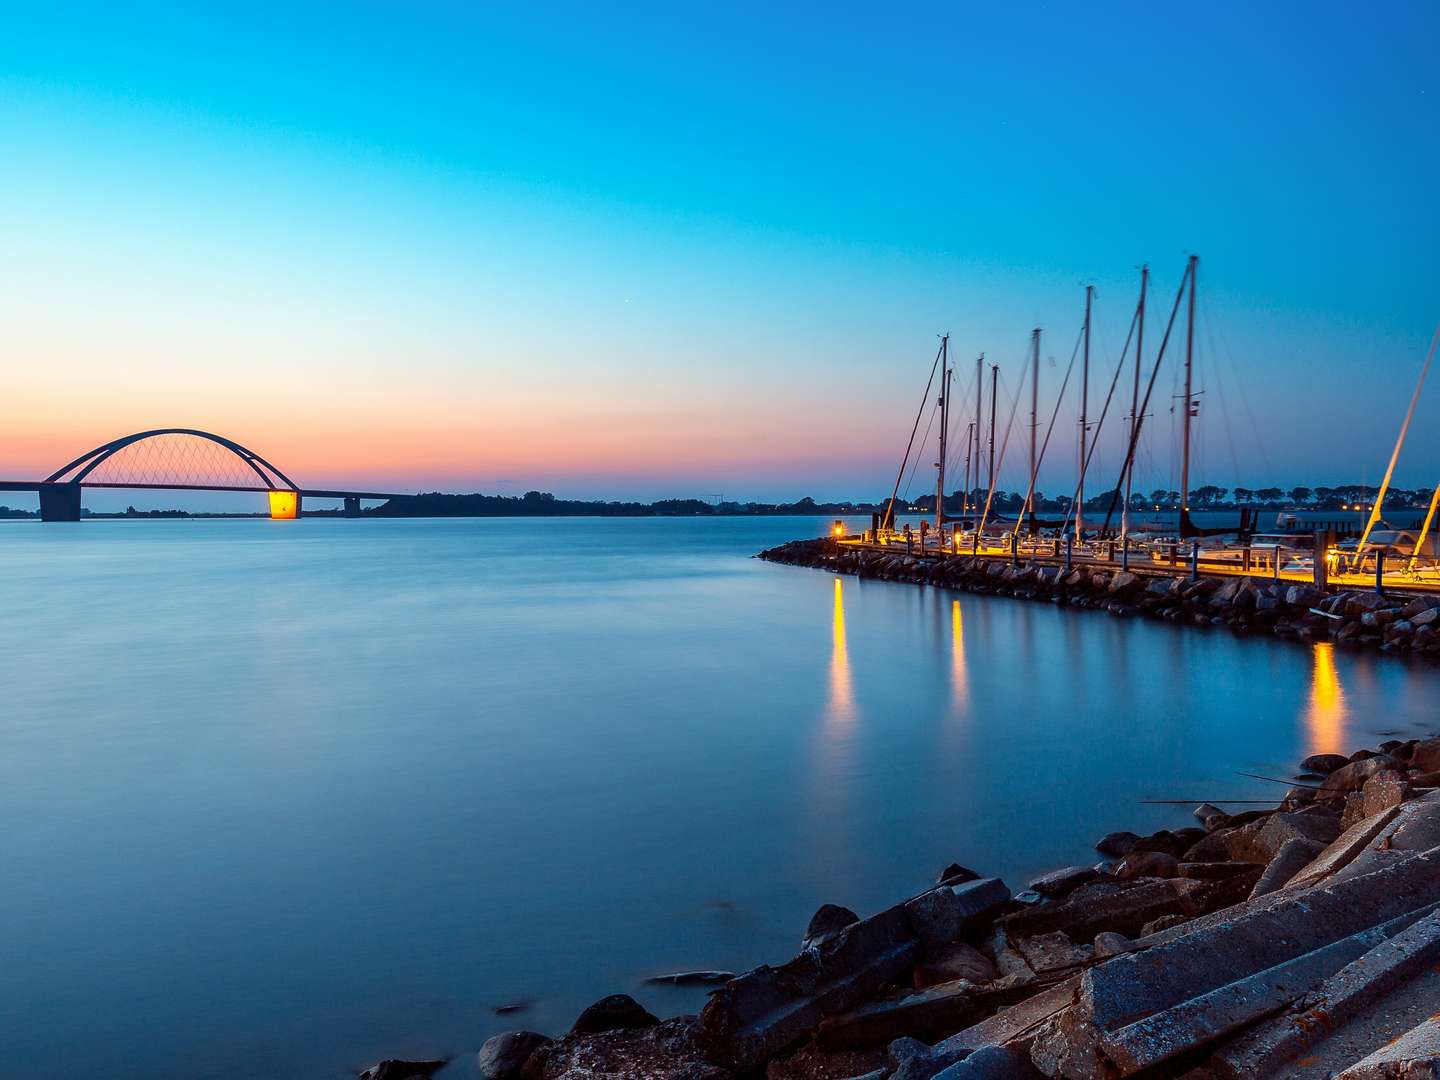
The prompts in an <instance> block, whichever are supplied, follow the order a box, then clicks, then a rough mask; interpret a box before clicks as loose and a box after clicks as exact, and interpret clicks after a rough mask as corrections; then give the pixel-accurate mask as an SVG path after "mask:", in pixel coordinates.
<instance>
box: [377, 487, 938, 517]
mask: <svg viewBox="0 0 1440 1080" xmlns="http://www.w3.org/2000/svg"><path fill="white" fill-rule="evenodd" d="M932 501H933V500H932ZM881 507H882V504H881V503H852V502H844V503H817V502H816V501H815V500H814V499H809V498H806V499H801V500H800V501H799V502H793V503H755V502H746V503H741V502H718V503H709V502H705V501H704V500H703V499H661V500H659V501H658V502H650V503H642V502H598V501H596V502H590V501H582V500H579V499H557V498H556V497H555V496H554V495H551V494H550V493H549V492H547V491H527V492H526V493H525V494H524V495H479V494H475V495H445V494H442V493H441V492H438V491H432V492H427V493H426V494H424V495H409V496H406V497H405V498H403V499H391V500H390V501H389V502H387V503H382V504H381V505H380V506H376V507H372V508H369V509H367V510H366V511H365V516H366V517H696V516H706V515H710V516H714V515H726V514H837V515H839V514H868V513H871V512H872V511H878V510H880V509H881Z"/></svg>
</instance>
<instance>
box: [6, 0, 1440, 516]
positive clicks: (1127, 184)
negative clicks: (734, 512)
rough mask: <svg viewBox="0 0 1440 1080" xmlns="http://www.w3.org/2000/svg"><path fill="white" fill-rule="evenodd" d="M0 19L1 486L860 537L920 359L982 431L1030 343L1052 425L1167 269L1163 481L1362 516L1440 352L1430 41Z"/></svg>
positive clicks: (1398, 29)
mask: <svg viewBox="0 0 1440 1080" xmlns="http://www.w3.org/2000/svg"><path fill="white" fill-rule="evenodd" d="M7 7H9V10H7V11H6V12H5V26H6V33H5V34H4V35H0V159H3V161H4V167H3V168H0V235H3V237H4V247H3V259H0V348H3V352H0V355H3V357H4V360H3V383H0V477H3V478H7V479H31V478H39V477H42V476H44V475H46V474H48V473H49V472H50V471H52V470H53V469H55V468H57V467H58V466H59V465H61V464H63V463H64V462H65V461H68V460H69V459H70V458H72V457H74V456H76V455H78V454H80V453H82V452H83V451H84V450H86V449H89V448H90V447H92V446H95V445H98V444H101V443H103V442H106V441H108V440H110V439H112V438H115V437H117V436H120V435H124V434H127V433H129V432H131V431H138V430H144V429H147V428H152V427H165V426H180V427H197V428H202V429H206V430H211V431H215V432H218V433H220V434H222V435H226V436H229V437H230V438H233V439H235V440H237V441H239V442H241V443H243V444H245V445H247V446H250V447H252V448H253V449H255V450H257V451H258V452H260V453H261V454H263V455H264V456H265V457H266V458H268V459H269V460H270V461H273V462H274V463H275V464H276V465H278V466H279V467H280V468H281V469H283V470H284V471H285V472H286V473H287V474H288V475H289V476H291V477H292V478H293V479H295V480H296V481H297V482H299V483H301V484H302V485H305V486H312V487H322V486H347V487H367V488H372V489H373V488H380V489H384V490H401V491H407V490H449V491H485V492H490V493H498V494H509V493H514V494H519V493H522V492H524V491H525V490H528V489H531V488H537V489H541V490H548V491H553V492H555V493H556V494H557V495H560V496H562V497H576V498H644V499H653V498H662V497H699V496H704V497H708V498H712V499H713V498H714V497H715V496H716V495H718V494H722V493H723V494H724V495H725V497H726V498H727V499H763V500H778V499H787V500H788V499H794V498H798V497H800V496H803V495H811V496H814V497H816V498H822V499H825V498H849V497H854V498H872V497H876V496H878V495H881V494H888V492H889V489H890V486H891V484H892V483H893V482H894V476H895V470H896V467H897V464H898V461H899V457H900V454H901V453H902V451H903V450H904V447H905V440H906V437H907V436H908V434H909V431H910V425H911V423H912V422H913V420H914V416H915V410H916V409H917V407H918V406H919V404H920V396H921V393H922V391H923V388H924V382H925V377H926V375H927V373H928V371H929V368H930V365H931V362H932V360H933V358H934V353H935V348H936V345H937V335H938V334H940V333H946V332H948V333H949V334H950V340H951V343H952V348H953V353H952V355H953V356H954V358H955V359H956V364H957V382H956V393H957V395H959V396H960V397H962V398H966V397H967V396H968V395H969V394H970V393H972V392H973V391H972V390H971V389H970V387H969V386H968V385H967V384H968V383H969V380H971V379H972V378H973V369H974V358H975V357H976V356H977V355H978V354H979V353H981V352H982V351H983V352H984V353H985V354H986V356H987V357H988V358H989V359H990V360H992V361H995V362H998V363H999V364H1000V365H1001V380H1002V403H1001V419H1002V426H1003V422H1004V420H1005V419H1006V418H1007V417H1008V414H1009V413H1008V410H1009V404H1008V401H1006V400H1003V399H1004V398H1005V396H1006V395H1007V394H1013V393H1014V392H1015V390H1016V389H1017V388H1018V386H1019V383H1020V379H1021V375H1022V371H1023V368H1024V363H1025V356H1026V350H1027V349H1028V346H1029V338H1030V332H1031V330H1032V328H1034V327H1036V326H1038V327H1041V328H1042V338H1041V341H1042V357H1043V363H1042V369H1041V380H1040V385H1041V391H1040V397H1041V406H1040V410H1039V411H1040V415H1041V418H1042V422H1048V418H1049V415H1050V412H1051V410H1052V409H1053V408H1054V404H1055V398H1056V393H1057V392H1058V390H1059V386H1060V383H1061V381H1062V378H1063V376H1064V373H1065V369H1066V365H1067V363H1068V362H1069V359H1070V356H1071V352H1072V348H1073V346H1074V343H1075V341H1076V334H1077V331H1078V329H1079V326H1080V323H1081V319H1082V314H1083V299H1084V297H1083V289H1084V286H1085V285H1086V284H1093V285H1094V286H1095V289H1096V297H1097V299H1096V310H1095V316H1094V323H1093V325H1094V334H1093V336H1092V345H1093V348H1092V374H1091V397H1092V401H1094V400H1096V399H1099V400H1103V397H1104V393H1105V390H1106V388H1107V387H1108V384H1109V381H1110V378H1111V376H1112V374H1113V372H1114V367H1115V364H1116V361H1117V360H1118V357H1119V350H1120V347H1121V345H1122V343H1123V341H1124V339H1125V335H1126V330H1127V327H1128V325H1129V321H1130V316H1131V313H1132V311H1133V308H1134V304H1135V293H1136V289H1137V286H1138V274H1139V267H1140V265H1141V264H1142V263H1148V264H1149V265H1150V267H1151V270H1152V274H1153V277H1152V285H1153V289H1154V291H1153V293H1152V306H1151V322H1150V323H1149V325H1148V327H1147V334H1146V342H1147V345H1146V355H1145V362H1146V364H1147V366H1148V364H1149V363H1150V362H1152V361H1153V359H1154V351H1155V347H1156V345H1157V344H1158V340H1159V337H1160V331H1161V324H1162V320H1163V317H1164V315H1165V314H1168V308H1169V305H1170V303H1171V301H1172V299H1173V297H1174V290H1175V289H1176V287H1177V285H1178V284H1179V281H1180V276H1181V273H1182V271H1183V269H1184V265H1185V259H1186V257H1187V255H1188V254H1190V253H1192V252H1193V253H1196V254H1198V255H1199V256H1200V258H1201V263H1200V273H1199V290H1198V296H1197V301H1198V312H1199V318H1198V323H1197V329H1196V334H1195V344H1196V350H1195V359H1196V386H1197V388H1198V389H1199V390H1200V391H1201V396H1200V401H1201V410H1200V414H1201V416H1200V421H1199V425H1198V430H1197V435H1196V440H1197V450H1196V455H1195V466H1194V469H1193V470H1192V477H1193V479H1194V483H1195V484H1198V483H1201V482H1206V483H1214V484H1217V485H1220V486H1227V487H1233V486H1235V485H1237V484H1239V485H1245V486H1265V485H1269V484H1276V485H1281V486H1290V485H1295V484H1312V485H1313V484H1321V483H1326V484H1336V483H1344V482H1361V481H1362V480H1368V481H1370V482H1375V481H1376V480H1377V479H1378V477H1379V475H1380V474H1381V473H1382V472H1383V470H1384V466H1385V461H1386V458H1387V457H1388V455H1389V451H1390V447H1391V444H1392V442H1393V440H1394V437H1395V433H1396V430H1397V429H1398V427H1399V423H1400V420H1401V417H1402V415H1403V413H1404V409H1405V406H1406V404H1407V402H1408V400H1409V397H1410V393H1411V390H1412V389H1413V385H1414V381H1415V378H1416V375H1417V374H1418V372H1419V370H1420V367H1421V364H1422V361H1423V359H1424V356H1425V352H1426V348H1427V345H1428V343H1429V340H1430V337H1431V334H1432V332H1433V330H1434V327H1435V324H1436V322H1437V320H1440V288H1437V284H1440V276H1437V274H1436V272H1435V257H1436V252H1437V241H1440V209H1437V200H1436V198H1435V191H1436V180H1437V165H1440V117H1437V111H1436V110H1437V98H1440V88H1437V81H1440V80H1437V75H1436V70H1437V65H1436V64H1435V61H1434V55H1433V54H1434V43H1435V42H1436V41H1437V40H1440V7H1437V6H1435V5H1434V4H1430V3H1390V4H1385V5H1374V6H1371V5H1356V4H1326V3H1309V4H1298V3H1297V4H1285V3H1267V4H1263V5H1255V4H1240V3H1234V4H1231V3H1216V4H1207V5H1187V6H1183V7H1175V8H1173V9H1166V8H1165V7H1164V6H1158V7H1157V6H1156V5H1146V4H1134V5H1127V4H1121V3H1117V4H1106V5H1099V6H1096V5H1078V4H1065V5H1056V4H1032V5H1006V6H1005V8H1006V10H998V9H999V8H1000V7H1001V5H990V4H987V5H978V4H974V5H969V4H943V5H936V6H925V5H915V6H909V7H906V8H903V9H890V8H885V7H883V6H876V5H859V4H856V5H847V4H826V5H814V6H810V5H801V4H789V5H773V4H765V5H761V4H753V5H752V4H745V3H727V4H723V5H721V4H684V5H675V4H669V5H654V6H646V5H633V4H626V5H594V4H580V3H575V4H544V3H527V4H523V5H513V6H511V5H503V4H485V5H475V4H454V5H450V4H443V3H427V4H411V5H401V4H389V5H374V4H363V3H349V4H326V5H315V4H303V3H288V4H283V5H281V4H268V3H263V2H259V3H249V4H246V5H235V6H224V5H219V4H194V5H169V4H167V5H156V6H153V7H152V6H148V5H145V4H124V5H117V4H103V5H102V4H96V5H77V4H66V3H56V4H50V5H14V6H9V5H7ZM1180 330H1182V331H1183V309H1182V325H1181V327H1180ZM1179 340H1180V341H1183V337H1181V338H1180V339H1179ZM1172 348H1173V346H1172ZM1182 357H1183V351H1182V350H1180V349H1178V348H1173V352H1171V353H1168V354H1167V357H1166V362H1165V364H1164V366H1163V367H1162V369H1161V374H1160V376H1159V378H1158V380H1157V384H1156V387H1157V388H1156V397H1155V400H1154V402H1152V416H1151V418H1150V419H1148V420H1147V425H1148V428H1149V434H1148V436H1147V438H1146V440H1145V446H1144V448H1143V450H1142V453H1141V455H1140V461H1139V464H1138V465H1137V475H1136V482H1137V484H1138V485H1139V486H1140V487H1141V488H1142V489H1145V490H1148V489H1150V488H1151V487H1174V486H1177V484H1178V479H1177V465H1176V463H1175V461H1174V458H1175V454H1174V453H1173V452H1172V444H1173V441H1174V435H1175V424H1174V421H1173V416H1172V414H1171V411H1170V409H1171V402H1172V401H1173V397H1174V394H1175V393H1178V389H1177V385H1178V384H1177V383H1176V379H1177V377H1178V372H1179V366H1178V364H1177V363H1176V362H1175V361H1177V360H1179V359H1181V358H1182ZM1128 377H1129V376H1128V374H1127V378H1128ZM1123 382H1124V380H1122V384H1123ZM1077 386H1078V374H1076V375H1073V376H1072V379H1071V384H1070V395H1069V396H1067V398H1066V400H1065V401H1063V402H1062V403H1061V405H1060V411H1059V414H1058V419H1057V421H1056V426H1055V434H1054V436H1053V437H1052V442H1051V445H1050V449H1049V450H1048V451H1047V454H1046V458H1045V461H1044V464H1043V466H1042V469H1041V475H1040V485H1039V486H1040V488H1041V489H1042V490H1045V491H1048V492H1052V493H1056V492H1061V491H1068V490H1069V489H1070V488H1071V487H1072V486H1073V482H1074V480H1073V477H1074V471H1075V458H1076V449H1075V442H1076V433H1077V422H1076V416H1077V413H1076V403H1075V401H1074V400H1073V394H1074V391H1075V390H1076V388H1077ZM967 399H968V398H967ZM952 400H956V399H952ZM967 411H968V406H967ZM1028 411H1029V402H1028V389H1027V390H1026V391H1025V393H1024V395H1022V402H1021V404H1020V407H1019V409H1018V416H1019V418H1018V419H1017V421H1016V423H1017V425H1019V427H1017V430H1016V433H1015V435H1014V436H1013V445H1012V447H1011V449H1010V451H1009V452H1008V453H1007V457H1006V461H1005V468H1004V475H1003V477H1002V482H1003V483H1004V484H1005V485H1006V486H1008V487H1012V488H1014V487H1023V486H1024V482H1025V472H1026V468H1027V466H1026V464H1025V461H1024V453H1023V448H1024V443H1025V438H1026V436H1025V433H1024V432H1023V430H1022V428H1023V425H1024V424H1025V423H1026V422H1028ZM1123 412H1124V408H1123V406H1121V405H1117V406H1115V407H1114V411H1112V413H1111V416H1110V418H1109V419H1107V421H1106V426H1105V429H1104V430H1103V431H1102V432H1101V434H1100V436H1099V438H1100V444H1101V450H1100V452H1099V453H1098V454H1097V457H1096V461H1095V464H1094V466H1093V468H1094V469H1095V474H1094V476H1093V477H1092V479H1091V480H1089V481H1087V485H1088V486H1090V487H1091V488H1092V489H1094V490H1098V489H1100V488H1103V487H1108V486H1109V485H1110V484H1111V483H1112V482H1113V474H1115V473H1116V472H1117V471H1118V469H1119V466H1120V458H1121V456H1122V453H1123V451H1122V450H1121V449H1120V447H1119V445H1118V440H1119V438H1120V434H1121V424H1120V423H1119V420H1120V417H1121V416H1122V415H1123ZM961 422H963V421H961ZM922 429H923V424H922ZM960 430H961V431H962V433H963V429H960ZM933 458H934V454H933V452H931V453H930V455H929V456H928V457H926V458H925V460H924V463H923V464H924V467H923V468H922V469H921V470H920V471H918V472H917V473H916V477H915V479H914V481H913V490H914V493H916V494H919V493H921V492H923V491H925V490H933V483H934V480H933V470H930V468H929V462H930V461H931V460H933ZM1397 481H1399V482H1401V483H1404V484H1406V485H1408V486H1416V487H1418V486H1424V485H1428V484H1433V483H1435V482H1436V481H1440V374H1437V376H1436V378H1435V383H1434V385H1432V386H1430V387H1429V388H1428V390H1427V393H1426V395H1425V396H1424V397H1423V398H1422V401H1421V406H1420V411H1419V414H1418V417H1417V422H1416V427H1415V429H1414V430H1413V432H1412V435H1411V438H1410V441H1409V443H1408V444H1407V448H1406V453H1405V455H1404V457H1403V458H1402V460H1401V464H1400V468H1399V470H1398V472H1397ZM947 486H958V484H954V485H947ZM1192 486H1193V485H1192ZM12 501H13V500H12ZM129 501H135V502H137V505H143V503H142V502H140V501H139V500H129ZM174 502H175V499H174V498H164V497H162V498H160V499H159V500H158V501H156V500H152V502H151V505H170V504H173V503H174Z"/></svg>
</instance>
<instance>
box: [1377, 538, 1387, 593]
mask: <svg viewBox="0 0 1440 1080" xmlns="http://www.w3.org/2000/svg"><path fill="white" fill-rule="evenodd" d="M1375 594H1376V595H1377V596H1384V595H1385V549H1384V548H1381V549H1379V550H1377V551H1376V552H1375Z"/></svg>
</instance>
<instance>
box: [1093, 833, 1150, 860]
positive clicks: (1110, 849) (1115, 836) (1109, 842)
mask: <svg viewBox="0 0 1440 1080" xmlns="http://www.w3.org/2000/svg"><path fill="white" fill-rule="evenodd" d="M1139 842H1140V837H1138V836H1136V835H1135V834H1134V833H1133V832H1112V833H1106V834H1105V835H1104V836H1102V837H1101V838H1100V840H1099V842H1098V843H1096V845H1095V850H1096V851H1098V852H1100V854H1102V855H1111V856H1113V857H1115V858H1117V859H1118V858H1120V857H1121V856H1122V855H1128V854H1130V849H1131V848H1133V847H1134V846H1135V845H1136V844H1137V843H1139Z"/></svg>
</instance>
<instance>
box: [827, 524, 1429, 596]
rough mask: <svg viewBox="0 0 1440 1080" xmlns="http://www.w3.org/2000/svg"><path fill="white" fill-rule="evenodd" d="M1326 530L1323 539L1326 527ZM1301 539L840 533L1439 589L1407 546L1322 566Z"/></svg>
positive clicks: (1063, 559)
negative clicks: (1225, 541)
mask: <svg viewBox="0 0 1440 1080" xmlns="http://www.w3.org/2000/svg"><path fill="white" fill-rule="evenodd" d="M1320 536H1321V537H1322V538H1323V537H1324V536H1325V533H1324V532H1322V533H1321V534H1320ZM1295 539H1296V540H1297V541H1300V542H1298V543H1294V544H1286V543H1284V542H1283V541H1282V540H1279V539H1276V540H1274V541H1273V542H1271V541H1269V540H1267V541H1266V542H1262V543H1235V544H1229V545H1224V546H1206V545H1202V544H1200V543H1199V542H1197V541H1192V540H1176V539H1173V538H1164V539H1152V538H1148V537H1144V538H1138V539H1137V538H1135V537H1130V538H1128V539H1125V540H1122V539H1120V538H1118V537H1117V538H1114V539H1090V540H1085V541H1078V542H1077V541H1075V540H1074V539H1073V538H1069V537H1067V538H1061V537H1054V536H1049V537H1047V536H1034V535H1026V536H1020V537H1016V536H1014V535H1013V534H1012V533H1004V534H997V533H986V534H983V535H980V536H978V537H977V536H976V535H975V533H974V532H973V531H962V530H960V529H955V530H953V531H946V532H943V533H940V534H938V535H937V534H936V533H935V532H933V531H930V530H928V529H926V530H920V531H910V532H901V531H890V532H887V531H866V532H865V533H863V534H859V535H850V536H838V537H836V541H837V543H838V544H840V545H842V546H844V547H847V548H862V549H867V550H876V551H883V552H886V553H889V554H896V553H904V554H910V555H917V556H924V557H929V558H940V559H947V560H948V559H959V560H968V559H980V560H985V561H995V560H1007V561H1010V562H1012V563H1016V564H1019V563H1038V564H1041V565H1049V566H1054V565H1060V566H1064V567H1065V568H1067V569H1069V568H1071V567H1075V566H1087V567H1100V568H1105V569H1113V570H1128V571H1131V572H1137V573H1142V574H1146V575H1171V576H1186V577H1191V578H1195V577H1200V576H1210V577H1246V578H1252V579H1256V580H1262V581H1271V582H1286V583H1288V584H1295V585H1314V586H1318V587H1320V588H1322V589H1375V590H1377V591H1387V590H1394V591H1396V592H1440V560H1436V559H1432V558H1426V557H1415V556H1410V555H1405V554H1403V553H1395V552H1386V551H1384V550H1370V551H1364V552H1357V551H1354V550H1350V549H1346V548H1341V547H1335V546H1327V545H1324V544H1323V542H1322V545H1321V550H1320V560H1321V566H1320V567H1319V569H1318V572H1317V567H1316V543H1315V540H1314V538H1312V537H1309V536H1305V537H1301V536H1297V537H1295Z"/></svg>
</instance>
